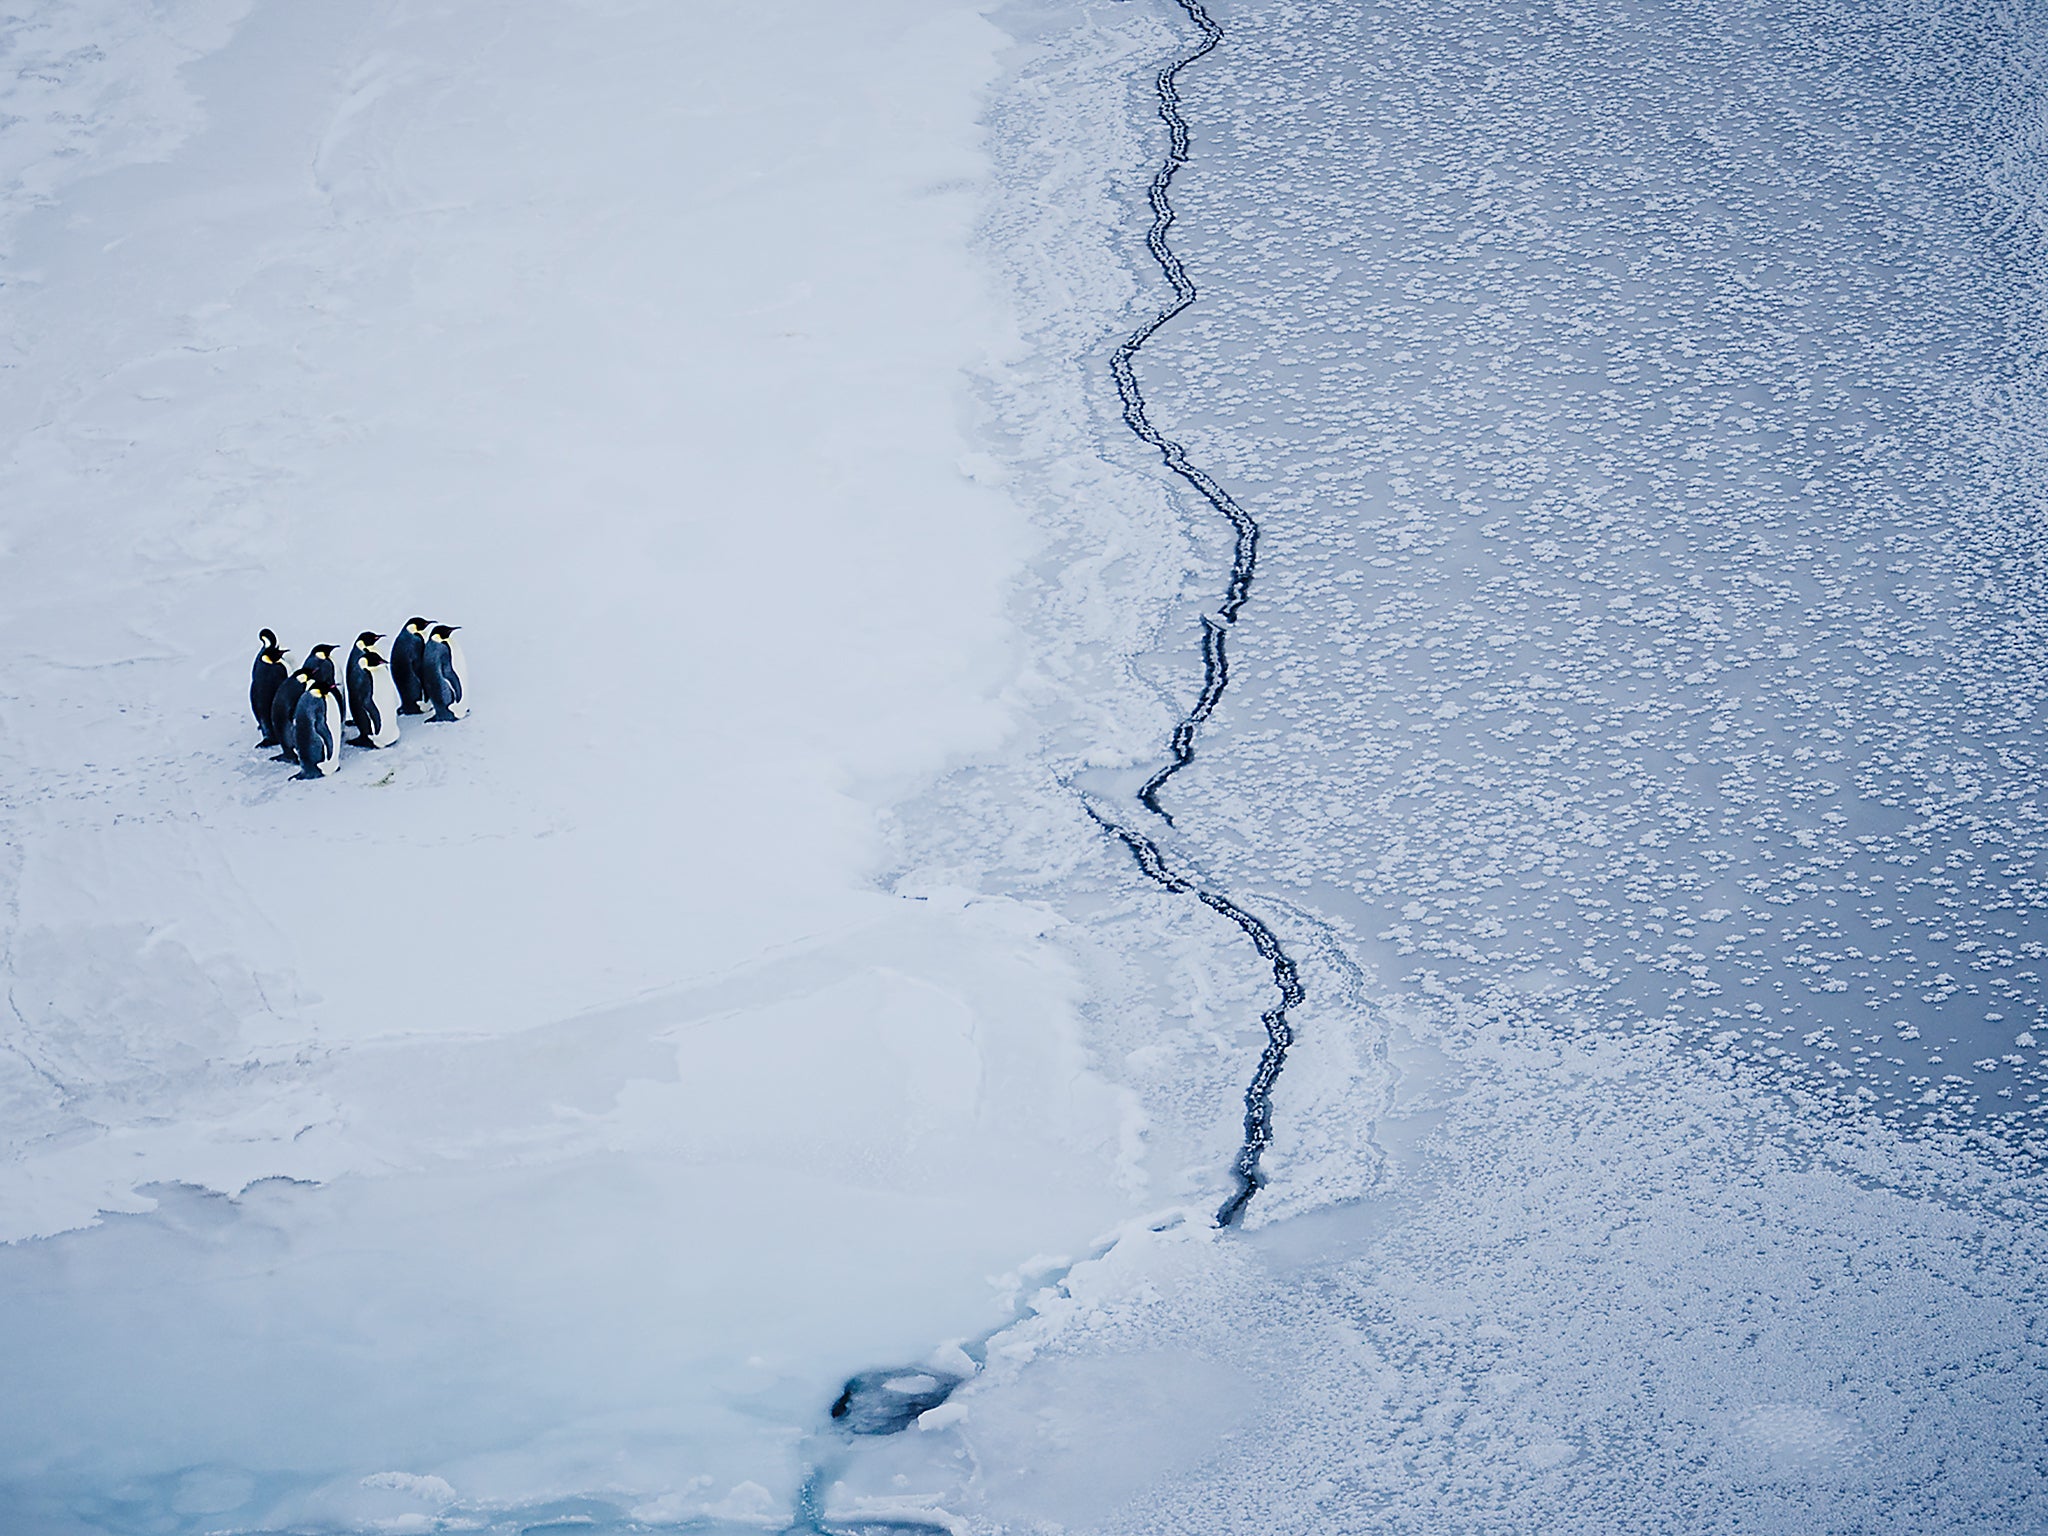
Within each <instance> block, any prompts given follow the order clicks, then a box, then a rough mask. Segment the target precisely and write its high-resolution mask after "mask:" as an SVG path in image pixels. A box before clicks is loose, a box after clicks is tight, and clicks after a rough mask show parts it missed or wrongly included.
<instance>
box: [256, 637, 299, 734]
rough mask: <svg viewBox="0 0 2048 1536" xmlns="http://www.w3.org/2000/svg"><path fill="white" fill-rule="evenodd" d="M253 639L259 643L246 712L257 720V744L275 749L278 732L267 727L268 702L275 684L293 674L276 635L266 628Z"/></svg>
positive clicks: (268, 716) (268, 719)
mask: <svg viewBox="0 0 2048 1536" xmlns="http://www.w3.org/2000/svg"><path fill="white" fill-rule="evenodd" d="M256 638H257V639H258V640H259V641H260V642H261V644H259V645H258V646H257V648H256V664H255V665H254V666H252V667H251V668H250V669H249V712H250V713H251V714H253V715H254V716H255V717H256V729H257V730H258V731H260V732H262V733H263V739H262V740H261V741H259V742H257V743H256V745H257V746H259V747H274V746H276V745H277V733H276V731H274V730H272V729H271V725H270V702H271V700H272V699H274V698H276V697H277V687H278V684H280V683H282V682H283V681H284V680H285V679H286V678H288V677H290V676H291V675H292V668H291V663H290V662H288V661H286V660H285V655H284V651H283V650H282V649H281V648H280V647H279V645H278V643H277V636H276V635H273V634H272V633H271V632H270V631H269V630H267V629H266V630H264V631H262V632H261V633H260V634H259V635H258V636H257V637H256Z"/></svg>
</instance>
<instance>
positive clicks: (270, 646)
mask: <svg viewBox="0 0 2048 1536" xmlns="http://www.w3.org/2000/svg"><path fill="white" fill-rule="evenodd" d="M256 638H257V639H258V640H261V641H262V642H263V649H264V650H266V651H274V650H276V649H277V636H276V635H274V634H272V633H271V632H270V631H269V630H267V629H259V630H257V631H256Z"/></svg>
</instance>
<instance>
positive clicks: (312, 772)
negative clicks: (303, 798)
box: [292, 768, 327, 779]
mask: <svg viewBox="0 0 2048 1536" xmlns="http://www.w3.org/2000/svg"><path fill="white" fill-rule="evenodd" d="M292 777H293V778H295V779H324V778H326V777H327V775H326V774H324V773H322V772H321V771H320V770H319V769H318V768H301V769H300V770H299V771H298V772H297V773H295V774H293V775H292Z"/></svg>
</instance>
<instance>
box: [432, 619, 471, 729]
mask: <svg viewBox="0 0 2048 1536" xmlns="http://www.w3.org/2000/svg"><path fill="white" fill-rule="evenodd" d="M460 628H462V626H461V625H460V624H436V625H435V626H434V627H433V628H432V629H430V630H428V631H427V697H428V698H430V699H432V700H433V701H434V713H433V717H432V718H433V719H435V720H460V719H461V718H462V717H463V716H464V715H466V714H468V713H469V701H468V700H467V699H465V698H464V697H463V686H462V681H463V674H464V673H466V672H468V671H469V663H468V662H467V661H466V660H465V659H464V658H463V655H462V646H461V644H460V643H459V642H458V641H457V640H456V638H455V631H456V630H458V629H460Z"/></svg>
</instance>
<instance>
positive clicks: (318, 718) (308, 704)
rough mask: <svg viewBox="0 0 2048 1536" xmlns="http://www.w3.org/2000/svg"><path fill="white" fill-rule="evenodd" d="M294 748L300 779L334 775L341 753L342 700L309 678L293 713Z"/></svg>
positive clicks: (321, 684) (317, 680)
mask: <svg viewBox="0 0 2048 1536" xmlns="http://www.w3.org/2000/svg"><path fill="white" fill-rule="evenodd" d="M292 746H293V748H294V751H295V754H296V756H297V757H298V760H299V771H298V775H297V776H298V777H299V778H302V779H317V778H322V777H324V776H326V775H327V774H330V773H332V772H334V770H335V767H336V766H337V763H336V754H337V753H338V752H340V750H341V700H340V699H339V698H338V697H337V696H336V694H335V691H334V689H332V688H330V687H328V686H327V685H326V684H325V683H323V682H321V681H320V680H319V679H318V678H309V679H308V680H307V682H306V690H305V692H304V693H302V694H300V695H299V702H298V705H297V707H296V708H294V709H293V711H292Z"/></svg>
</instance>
